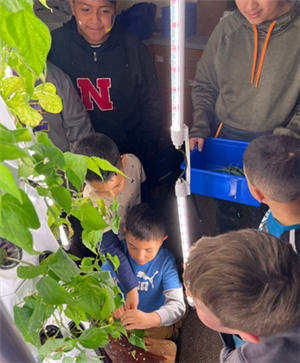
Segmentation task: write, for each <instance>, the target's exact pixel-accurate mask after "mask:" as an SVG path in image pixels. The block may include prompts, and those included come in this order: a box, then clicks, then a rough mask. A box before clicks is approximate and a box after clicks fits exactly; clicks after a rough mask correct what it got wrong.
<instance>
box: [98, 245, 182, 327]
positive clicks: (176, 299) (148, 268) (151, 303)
mask: <svg viewBox="0 0 300 363" xmlns="http://www.w3.org/2000/svg"><path fill="white" fill-rule="evenodd" d="M121 242H122V244H123V248H124V251H125V254H126V256H127V258H128V261H129V264H130V266H131V268H132V271H133V273H134V275H135V276H136V279H137V280H138V283H139V286H138V292H139V305H138V309H139V310H142V311H143V312H145V313H151V312H154V311H155V312H156V313H158V314H159V315H160V317H161V319H162V324H161V326H169V325H172V324H174V323H175V322H176V321H178V320H179V319H181V317H182V316H183V315H184V312H185V303H184V297H183V288H182V284H181V282H180V280H179V276H178V271H177V267H176V263H175V257H174V256H173V254H172V253H171V252H170V251H168V250H167V249H165V248H163V247H161V248H160V249H159V251H158V253H157V255H156V257H155V258H154V259H153V260H152V261H149V262H147V263H146V264H145V265H139V264H138V263H136V262H135V260H134V259H133V258H132V257H131V256H130V254H129V253H128V250H127V246H126V242H125V240H122V241H121ZM101 269H102V270H104V271H111V275H112V277H117V278H118V273H116V274H115V273H114V272H113V271H112V269H111V267H110V266H109V264H108V263H107V264H105V265H102V267H101ZM118 285H119V287H120V289H121V290H122V292H123V294H124V296H125V298H126V292H125V290H124V288H123V287H122V285H121V284H120V283H119V281H118Z"/></svg>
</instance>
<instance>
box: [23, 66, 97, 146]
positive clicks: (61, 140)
mask: <svg viewBox="0 0 300 363" xmlns="http://www.w3.org/2000/svg"><path fill="white" fill-rule="evenodd" d="M46 82H50V83H53V84H54V86H55V87H56V93H57V94H58V95H59V97H60V98H61V99H62V103H63V109H62V111H61V112H60V113H58V114H54V113H49V112H46V111H45V110H44V109H42V107H41V106H40V104H39V103H38V102H37V101H30V105H31V107H33V108H34V109H35V110H37V111H39V112H40V113H41V114H42V115H43V120H42V121H41V123H40V124H39V125H38V126H37V127H35V128H34V129H33V131H34V132H36V131H44V132H47V133H48V136H49V139H50V140H51V141H52V142H53V144H54V145H55V146H56V147H58V148H59V149H61V150H62V151H63V152H65V151H69V150H70V144H71V143H73V142H75V141H76V140H78V139H79V138H81V137H83V136H85V135H87V134H89V133H90V132H93V131H94V129H93V126H92V124H91V120H90V116H89V114H88V113H87V111H86V109H85V107H84V104H83V103H82V101H81V99H80V98H79V96H78V93H77V92H76V90H75V88H74V86H73V83H72V82H71V80H70V78H69V77H68V76H67V75H66V74H65V73H64V72H63V71H61V70H60V69H59V68H57V67H56V66H55V65H53V64H51V63H50V62H47V77H46Z"/></svg>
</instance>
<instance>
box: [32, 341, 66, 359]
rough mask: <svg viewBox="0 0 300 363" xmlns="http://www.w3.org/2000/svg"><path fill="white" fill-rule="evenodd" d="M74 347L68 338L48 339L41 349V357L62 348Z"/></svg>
mask: <svg viewBox="0 0 300 363" xmlns="http://www.w3.org/2000/svg"><path fill="white" fill-rule="evenodd" d="M65 346H66V347H72V346H73V344H72V341H71V340H69V339H68V338H66V339H48V340H46V343H45V344H44V345H42V346H41V348H40V349H39V356H43V357H44V356H46V355H48V354H50V353H52V352H55V351H56V350H58V349H59V348H62V347H65Z"/></svg>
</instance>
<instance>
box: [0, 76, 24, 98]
mask: <svg viewBox="0 0 300 363" xmlns="http://www.w3.org/2000/svg"><path fill="white" fill-rule="evenodd" d="M1 85H2V98H3V100H4V101H6V100H7V99H8V98H9V96H10V95H11V94H12V93H15V92H16V91H18V90H19V89H22V88H23V87H24V86H23V82H22V80H21V78H20V77H7V78H5V79H3V80H2V83H1Z"/></svg>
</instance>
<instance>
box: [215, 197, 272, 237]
mask: <svg viewBox="0 0 300 363" xmlns="http://www.w3.org/2000/svg"><path fill="white" fill-rule="evenodd" d="M214 201H215V203H216V207H217V208H216V229H217V232H218V234H222V233H226V232H230V231H237V230H239V229H240V228H241V227H240V223H241V219H242V217H244V216H243V211H242V209H243V204H239V203H234V202H229V201H227V200H221V199H214ZM246 209H247V225H246V227H248V228H253V229H257V228H258V226H259V224H260V222H261V220H262V218H263V216H264V215H265V214H266V212H267V210H268V206H267V205H265V204H262V205H261V206H260V207H253V206H250V205H248V206H247V207H246Z"/></svg>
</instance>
